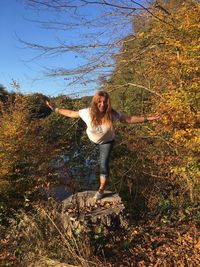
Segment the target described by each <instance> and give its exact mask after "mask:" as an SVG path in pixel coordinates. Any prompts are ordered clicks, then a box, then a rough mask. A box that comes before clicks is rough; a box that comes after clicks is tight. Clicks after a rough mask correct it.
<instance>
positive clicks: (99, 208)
mask: <svg viewBox="0 0 200 267" xmlns="http://www.w3.org/2000/svg"><path fill="white" fill-rule="evenodd" d="M95 193H96V192H95V191H84V192H78V193H76V194H74V195H71V196H70V197H68V198H66V199H65V200H63V201H62V220H63V226H64V228H65V229H66V230H67V233H68V234H69V235H71V234H72V232H74V231H75V232H76V231H77V230H78V231H90V230H91V229H93V228H94V227H95V226H98V225H103V226H105V227H106V228H112V229H113V230H116V229H119V228H120V227H125V226H126V225H127V221H126V219H125V216H124V215H125V214H124V209H125V207H124V205H123V203H122V201H121V198H120V197H119V195H118V194H116V193H112V192H109V191H106V192H105V193H104V197H103V198H102V199H101V200H95V199H94V194H95Z"/></svg>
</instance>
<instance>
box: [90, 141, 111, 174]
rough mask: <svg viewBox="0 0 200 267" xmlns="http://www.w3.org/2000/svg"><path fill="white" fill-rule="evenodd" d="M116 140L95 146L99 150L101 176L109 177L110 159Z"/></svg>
mask: <svg viewBox="0 0 200 267" xmlns="http://www.w3.org/2000/svg"><path fill="white" fill-rule="evenodd" d="M114 142H115V141H114V140H112V141H109V142H107V143H104V144H95V145H96V146H97V147H98V149H99V159H100V176H103V177H105V179H107V178H108V177H109V158H110V154H111V151H112V148H113V145H114Z"/></svg>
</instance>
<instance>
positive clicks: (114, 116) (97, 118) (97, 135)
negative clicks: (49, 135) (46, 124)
mask: <svg viewBox="0 0 200 267" xmlns="http://www.w3.org/2000/svg"><path fill="white" fill-rule="evenodd" d="M46 104H47V106H48V107H49V108H50V109H51V110H53V111H55V112H57V113H59V114H61V115H64V116H67V117H70V118H81V119H82V120H83V121H84V122H85V123H86V125H87V130H86V132H87V135H88V137H89V139H90V141H91V142H92V143H94V144H95V146H97V147H98V149H99V159H100V186H99V190H98V191H97V193H96V194H95V196H94V197H95V199H101V198H102V197H103V193H104V190H105V186H106V181H107V179H108V178H109V158H110V154H111V151H112V148H113V145H114V141H115V130H114V127H113V124H114V123H115V122H116V121H117V120H119V121H120V122H123V123H143V122H147V121H153V120H156V119H158V116H148V117H144V116H127V115H125V114H123V113H121V112H117V111H115V110H114V109H113V108H112V107H111V100H110V96H109V94H108V93H107V92H104V91H98V92H97V93H96V94H95V95H94V96H93V98H92V102H91V105H90V107H89V108H84V109H81V110H79V111H74V110H69V109H60V108H54V107H53V106H52V105H51V104H50V103H49V102H48V101H47V102H46Z"/></svg>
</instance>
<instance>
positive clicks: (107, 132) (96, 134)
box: [79, 108, 122, 144]
mask: <svg viewBox="0 0 200 267" xmlns="http://www.w3.org/2000/svg"><path fill="white" fill-rule="evenodd" d="M79 116H80V117H81V119H82V120H83V121H84V122H85V123H86V125H87V130H86V133H87V135H88V137H89V139H90V140H91V141H92V142H94V143H96V144H103V143H106V142H109V141H112V140H114V139H115V131H114V129H113V128H111V127H109V126H107V125H105V124H101V125H97V126H96V127H94V126H93V125H92V123H91V122H92V121H91V116H90V108H84V109H81V110H79ZM121 116H122V113H118V112H117V114H116V115H115V116H113V123H114V122H115V121H117V120H119V119H120V117H121Z"/></svg>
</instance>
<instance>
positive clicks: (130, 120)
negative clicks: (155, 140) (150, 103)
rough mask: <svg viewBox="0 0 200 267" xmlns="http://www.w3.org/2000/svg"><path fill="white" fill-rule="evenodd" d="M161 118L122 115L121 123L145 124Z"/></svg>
mask: <svg viewBox="0 0 200 267" xmlns="http://www.w3.org/2000/svg"><path fill="white" fill-rule="evenodd" d="M158 119H159V116H157V115H155V116H127V115H124V114H122V115H121V117H120V121H121V122H123V123H143V122H148V121H154V120H158Z"/></svg>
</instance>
